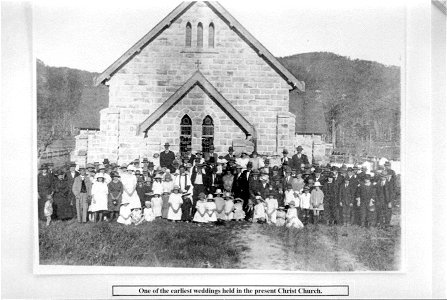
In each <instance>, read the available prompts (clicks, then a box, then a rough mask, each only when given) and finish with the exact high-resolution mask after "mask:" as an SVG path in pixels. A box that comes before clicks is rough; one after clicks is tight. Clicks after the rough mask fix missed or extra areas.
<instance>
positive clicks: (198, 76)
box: [137, 71, 256, 138]
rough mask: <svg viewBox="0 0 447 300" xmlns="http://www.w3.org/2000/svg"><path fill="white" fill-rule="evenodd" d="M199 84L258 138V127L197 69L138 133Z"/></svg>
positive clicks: (251, 134)
mask: <svg viewBox="0 0 447 300" xmlns="http://www.w3.org/2000/svg"><path fill="white" fill-rule="evenodd" d="M196 85H197V86H199V87H200V88H201V89H202V90H203V91H204V92H205V93H206V94H207V95H208V96H209V97H210V98H211V99H212V100H213V101H214V102H215V103H216V104H217V106H219V107H220V108H221V109H222V110H223V111H224V112H225V113H226V114H227V116H228V117H229V118H230V119H232V120H233V121H234V122H235V123H236V124H237V125H238V126H239V127H240V128H241V130H242V131H243V132H244V133H245V134H246V135H247V136H251V137H252V138H256V129H255V128H254V126H253V125H252V124H250V122H248V121H247V120H246V119H245V118H244V116H242V115H241V113H240V112H239V111H238V110H237V109H235V108H234V106H233V105H231V103H230V102H229V101H228V100H227V99H225V97H224V96H222V94H220V93H219V91H218V90H217V89H216V88H215V87H214V86H213V85H212V84H211V83H210V82H209V81H208V80H207V79H206V78H205V76H203V74H202V73H201V72H200V71H196V72H195V73H194V74H193V75H192V76H191V78H189V79H188V80H187V81H186V82H185V84H184V85H182V86H181V87H180V88H179V89H178V90H177V91H176V92H175V93H174V94H172V96H170V97H169V98H168V99H167V100H166V101H165V102H163V104H162V105H161V106H160V107H158V108H157V109H156V110H155V111H154V112H153V113H152V114H151V115H150V116H149V117H148V118H147V119H146V120H145V121H144V122H142V123H141V124H140V125H139V126H138V129H137V134H141V133H143V132H147V130H149V129H150V128H151V127H152V126H153V125H154V124H155V123H156V122H157V121H158V120H160V119H161V118H162V117H163V116H164V115H165V114H166V113H167V112H168V111H169V110H170V109H171V108H173V107H174V106H175V105H176V104H177V103H178V102H179V101H180V100H181V99H183V97H184V96H185V95H187V94H188V93H189V91H191V90H192V89H193V88H194V87H195V86H196Z"/></svg>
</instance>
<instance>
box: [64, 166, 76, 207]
mask: <svg viewBox="0 0 447 300" xmlns="http://www.w3.org/2000/svg"><path fill="white" fill-rule="evenodd" d="M78 176H79V172H78V171H76V163H75V162H70V169H69V171H68V172H67V173H65V180H67V184H68V186H69V187H70V189H71V188H72V187H73V182H74V180H75V178H76V177H78ZM68 198H69V200H70V203H71V205H72V207H73V214H74V215H75V216H76V213H77V210H76V206H75V201H76V199H75V195H74V194H73V193H70V194H69V196H68Z"/></svg>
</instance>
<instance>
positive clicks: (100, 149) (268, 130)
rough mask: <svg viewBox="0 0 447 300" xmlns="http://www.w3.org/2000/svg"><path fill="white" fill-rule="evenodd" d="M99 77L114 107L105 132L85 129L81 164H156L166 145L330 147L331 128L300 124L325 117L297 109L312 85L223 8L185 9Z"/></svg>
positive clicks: (103, 121)
mask: <svg viewBox="0 0 447 300" xmlns="http://www.w3.org/2000/svg"><path fill="white" fill-rule="evenodd" d="M96 80H97V82H96V84H97V85H106V86H108V107H106V108H103V109H101V111H100V122H99V130H96V129H98V128H82V125H81V126H79V127H80V128H81V132H80V134H79V135H78V136H77V137H76V149H75V151H74V153H73V156H72V159H73V160H75V161H77V162H78V163H85V162H93V161H102V159H104V158H108V159H109V160H110V161H111V162H118V163H126V162H130V161H132V160H134V159H136V158H140V159H142V158H143V157H148V158H149V159H150V158H151V157H152V155H153V153H155V152H160V151H161V150H163V145H164V143H165V142H169V143H170V144H171V150H173V151H174V152H181V153H183V152H185V151H187V150H188V149H191V150H192V151H193V152H195V151H198V150H201V151H208V149H209V148H210V146H214V148H215V152H217V153H225V152H226V151H227V150H228V147H229V146H233V147H234V148H235V150H236V151H238V150H246V151H250V150H252V149H255V150H257V152H258V153H260V154H266V155H272V154H275V153H279V154H280V153H281V152H282V150H283V149H284V148H285V149H288V150H289V153H290V155H292V154H293V153H294V150H295V147H296V146H298V145H300V144H303V143H304V145H303V146H305V152H307V154H308V155H309V154H310V153H309V148H308V149H306V143H307V144H309V142H310V144H312V145H315V143H317V144H319V145H320V144H321V145H322V141H321V136H322V134H324V131H323V130H321V129H318V130H313V131H315V132H308V131H306V128H305V127H306V125H305V124H301V123H302V122H301V123H300V124H301V125H300V126H301V129H302V130H300V129H298V128H297V124H296V122H297V120H296V119H297V118H298V119H300V120H304V119H307V120H308V121H307V123H308V124H311V123H314V120H318V119H320V120H318V121H317V122H320V121H321V119H322V118H323V117H322V114H323V113H322V111H321V110H319V111H318V114H319V115H318V114H317V115H314V116H313V117H314V118H315V119H314V118H309V116H308V117H307V118H304V115H305V114H306V111H304V106H303V111H297V112H294V113H292V112H290V111H289V101H291V98H290V97H289V95H292V94H297V93H298V94H299V93H303V92H304V91H305V84H304V82H301V81H299V80H298V79H297V78H295V77H294V76H293V75H292V74H291V73H290V72H289V71H288V70H287V69H286V68H285V67H284V66H283V65H281V63H280V62H279V61H278V59H276V58H275V57H274V56H273V55H272V54H271V53H270V52H269V51H268V50H267V49H266V48H265V47H264V46H263V45H262V44H261V43H260V42H259V41H258V40H256V38H255V37H253V36H252V35H251V34H250V33H249V32H248V31H247V30H246V29H245V28H244V27H243V26H242V25H241V24H240V23H239V22H238V21H237V20H236V19H235V18H234V17H232V16H231V15H230V14H229V13H228V12H227V11H226V10H225V8H223V7H222V6H221V5H220V4H219V3H218V2H208V1H205V2H183V3H181V4H180V5H179V6H178V7H176V8H175V9H174V10H173V11H172V12H171V13H170V14H169V15H168V16H166V17H165V18H164V19H163V20H162V21H161V22H160V23H158V24H157V25H156V26H155V27H154V28H153V29H152V30H151V31H149V32H148V33H147V34H146V35H145V36H143V37H142V38H141V39H140V40H139V41H138V42H137V43H136V44H135V45H133V46H132V47H131V48H130V49H129V50H128V51H127V52H126V53H124V54H123V55H122V56H121V57H120V58H118V59H117V60H116V61H115V62H114V63H113V64H112V65H111V66H110V67H108V68H107V69H106V70H105V71H104V72H103V73H102V74H100V75H99V76H98V77H97V79H96ZM313 112H315V110H313ZM323 120H324V119H323ZM92 129H94V130H92ZM321 149H322V148H321ZM321 149H320V150H319V151H320V152H321V151H322V150H321ZM311 151H312V150H311Z"/></svg>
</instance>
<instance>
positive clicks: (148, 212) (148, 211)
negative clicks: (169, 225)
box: [143, 201, 155, 222]
mask: <svg viewBox="0 0 447 300" xmlns="http://www.w3.org/2000/svg"><path fill="white" fill-rule="evenodd" d="M145 206H146V207H145V208H144V212H143V215H144V220H145V221H146V222H152V221H153V220H155V214H154V211H153V209H152V204H151V201H146V202H145Z"/></svg>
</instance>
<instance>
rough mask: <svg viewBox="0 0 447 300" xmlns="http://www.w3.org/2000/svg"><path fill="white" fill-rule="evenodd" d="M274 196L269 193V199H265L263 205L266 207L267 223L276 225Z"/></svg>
mask: <svg viewBox="0 0 447 300" xmlns="http://www.w3.org/2000/svg"><path fill="white" fill-rule="evenodd" d="M274 196H275V194H274V193H270V194H269V197H268V198H267V199H265V204H266V205H267V209H266V215H267V223H268V224H271V223H273V224H275V223H276V210H277V209H278V200H277V199H275V198H274Z"/></svg>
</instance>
